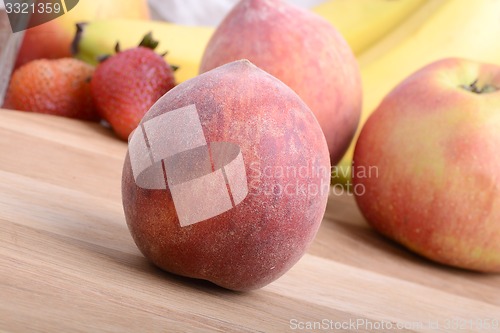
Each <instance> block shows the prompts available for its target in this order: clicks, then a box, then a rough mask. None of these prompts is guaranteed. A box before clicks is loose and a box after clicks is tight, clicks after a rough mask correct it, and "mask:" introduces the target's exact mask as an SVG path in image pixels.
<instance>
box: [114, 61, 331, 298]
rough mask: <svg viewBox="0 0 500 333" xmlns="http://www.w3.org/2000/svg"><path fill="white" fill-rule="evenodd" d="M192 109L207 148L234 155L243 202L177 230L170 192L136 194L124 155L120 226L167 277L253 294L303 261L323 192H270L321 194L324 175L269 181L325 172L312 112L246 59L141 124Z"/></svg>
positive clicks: (182, 91)
mask: <svg viewBox="0 0 500 333" xmlns="http://www.w3.org/2000/svg"><path fill="white" fill-rule="evenodd" d="M193 103H194V104H195V105H196V108H197V110H198V114H199V117H200V120H201V124H202V128H203V132H204V134H205V137H206V141H207V142H217V141H224V142H232V143H234V144H237V145H238V146H239V147H240V149H241V152H242V156H243V159H244V162H245V168H246V174H247V180H248V187H249V193H248V195H247V197H246V198H245V199H244V200H243V201H242V202H241V203H240V204H238V205H237V206H236V207H234V208H233V209H230V210H229V211H226V212H225V213H222V214H220V215H218V216H215V217H212V218H210V219H207V220H204V221H201V222H198V223H195V224H192V225H189V226H185V227H181V226H180V224H179V220H178V218H177V215H176V213H175V208H174V204H173V201H172V196H171V194H170V191H169V190H145V189H142V188H139V187H138V186H137V185H136V183H135V181H134V178H133V175H132V171H131V164H130V160H129V158H128V157H127V158H126V160H125V165H124V169H123V182H122V193H123V205H124V209H125V216H126V220H127V224H128V226H129V229H130V231H131V234H132V235H133V238H134V240H135V242H136V244H137V246H138V247H139V249H140V250H141V251H142V253H143V254H144V255H145V256H146V257H147V258H149V259H150V260H151V261H152V262H153V263H155V264H156V265H158V266H159V267H161V268H163V269H164V270H166V271H169V272H171V273H175V274H178V275H182V276H188V277H193V278H198V279H205V280H209V281H212V282H213V283H215V284H217V285H219V286H222V287H224V288H227V289H232V290H238V291H245V290H252V289H257V288H261V287H263V286H265V285H267V284H268V283H270V282H272V281H274V280H275V279H277V278H278V277H280V276H281V275H283V274H284V273H285V272H286V271H287V270H288V269H290V268H291V267H292V266H293V265H294V264H295V263H296V262H297V261H298V260H299V259H300V258H301V256H302V255H303V254H304V252H305V251H306V249H307V248H308V246H309V244H310V243H311V242H312V240H313V238H314V236H315V234H316V232H317V230H318V228H319V225H320V223H321V220H322V218H323V215H324V212H325V208H326V201H327V197H328V189H326V190H324V191H318V193H312V191H309V192H301V191H300V190H299V189H298V188H296V187H295V185H294V186H293V187H292V188H289V191H291V192H293V194H292V195H286V194H285V193H283V192H280V191H276V192H275V193H273V192H272V190H273V189H277V188H278V187H279V186H285V185H286V184H290V183H292V184H297V185H298V186H307V185H308V184H312V185H315V186H318V187H319V186H321V185H322V184H323V185H325V184H326V186H327V188H328V185H329V174H328V172H327V173H326V174H322V175H321V176H318V175H316V176H315V175H314V174H313V173H310V174H308V175H305V176H304V177H293V175H289V176H288V177H273V176H272V175H271V173H272V170H274V169H273V168H274V167H275V166H291V167H295V168H299V167H301V166H303V167H306V166H307V163H309V164H310V166H311V167H312V168H316V170H320V168H324V169H326V170H327V171H328V170H329V168H330V163H329V157H328V149H327V146H326V142H325V139H324V136H323V134H322V132H321V129H320V127H319V125H318V123H317V121H316V119H315V118H314V116H313V114H312V112H311V111H310V110H309V109H308V108H307V106H306V105H305V104H304V103H303V102H302V101H301V100H300V98H299V97H298V96H297V95H296V94H295V93H294V92H293V91H292V90H290V89H289V88H288V87H286V86H285V85H284V84H283V83H281V82H280V81H279V80H277V79H276V78H274V77H272V76H270V75H269V74H267V73H265V72H264V71H262V70H260V69H258V68H257V67H255V66H253V65H252V64H251V63H249V62H248V61H238V62H234V63H230V64H227V65H225V66H222V67H219V68H217V69H214V70H212V71H210V72H207V73H205V74H202V75H200V76H198V77H196V78H194V79H191V80H188V81H186V82H184V83H182V84H180V85H178V86H176V87H175V88H173V89H172V90H170V91H169V92H168V93H167V94H165V95H164V96H163V97H162V98H161V99H160V100H159V101H158V102H157V103H156V104H155V105H154V106H153V107H152V108H151V110H150V111H149V112H148V113H147V114H146V115H145V116H144V119H143V120H142V122H145V121H147V120H149V119H152V118H154V117H155V116H158V115H160V114H163V113H165V112H168V111H170V110H175V109H177V108H179V107H183V106H186V105H190V104H193ZM309 186H311V185H309ZM294 191H297V192H298V193H297V194H295V192H294ZM291 192H288V194H290V193H291ZM193 209H197V207H196V205H195V204H193Z"/></svg>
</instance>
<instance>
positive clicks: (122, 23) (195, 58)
mask: <svg viewBox="0 0 500 333" xmlns="http://www.w3.org/2000/svg"><path fill="white" fill-rule="evenodd" d="M213 31H214V28H211V27H200V26H184V25H178V24H173V23H168V22H160V21H140V20H125V19H113V20H100V21H92V22H89V23H86V24H83V25H82V26H81V31H79V32H78V33H77V36H76V37H75V40H74V41H73V53H74V55H75V56H76V57H77V58H79V59H82V60H84V61H86V62H89V63H91V64H96V63H97V58H98V57H99V56H100V55H105V54H113V53H114V47H115V45H116V43H117V42H119V43H120V47H121V49H127V48H131V47H134V46H137V45H139V42H140V41H141V39H142V37H144V35H145V34H146V33H148V32H152V34H153V38H154V39H156V40H158V41H159V44H158V47H157V48H156V50H157V51H158V52H159V53H162V52H168V53H167V54H166V56H165V59H166V60H167V62H168V63H169V64H170V65H175V66H178V67H179V69H178V70H176V71H175V78H176V81H177V83H180V82H183V81H185V80H187V79H190V78H192V77H195V76H196V75H197V74H198V67H199V64H200V60H201V57H202V55H203V52H204V50H205V46H206V44H207V43H208V40H209V39H210V37H211V36H212V33H213Z"/></svg>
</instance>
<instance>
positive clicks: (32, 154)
mask: <svg viewBox="0 0 500 333" xmlns="http://www.w3.org/2000/svg"><path fill="white" fill-rule="evenodd" d="M125 152H126V144H125V143H124V142H121V141H119V140H117V139H116V138H115V137H114V136H113V135H112V133H111V132H110V131H109V130H107V129H105V128H103V127H101V126H99V125H97V124H92V123H86V122H81V121H74V120H69V119H64V118H58V117H53V116H46V115H37V114H32V113H24V112H15V111H7V110H0V331H5V332H205V331H206V332H214V331H215V332H217V331H219V332H290V331H292V332H346V331H359V332H391V331H393V332H435V331H441V332H500V328H499V326H498V325H499V323H498V321H499V320H500V276H499V275H486V274H479V273H473V272H468V271H464V270H459V269H453V268H449V267H444V266H441V265H437V264H434V263H432V262H430V261H428V260H425V259H423V258H421V257H419V256H416V255H414V254H412V253H410V252H408V251H406V250H405V249H403V248H402V247H400V246H398V245H396V244H394V243H392V242H390V241H388V240H387V239H385V238H383V237H381V236H379V235H378V234H377V233H375V232H374V231H373V230H372V229H370V228H369V227H368V225H367V224H366V222H365V221H364V220H363V217H362V216H361V215H360V213H359V211H358V209H357V208H356V205H355V203H354V200H353V198H352V197H351V196H349V195H345V194H344V195H331V196H330V199H329V202H328V207H327V212H326V214H325V218H324V220H323V223H322V226H321V229H320V231H319V233H318V235H317V237H316V240H315V242H314V243H313V244H312V246H311V247H310V249H309V250H308V252H307V254H306V255H305V256H304V257H303V258H302V259H301V260H300V261H299V262H298V263H297V264H296V265H295V266H294V267H293V268H292V269H291V270H290V271H289V272H288V273H286V274H285V275H284V276H283V277H281V278H280V279H278V280H277V281H275V282H274V283H272V284H270V285H268V286H267V287H265V288H263V289H260V290H256V291H253V292H248V293H235V292H230V291H227V290H224V289H221V288H218V287H216V286H214V285H212V284H210V283H208V282H203V281H197V280H191V279H186V278H181V277H177V276H174V275H171V274H168V273H165V272H163V271H161V270H159V269H157V268H155V267H154V266H153V265H151V264H149V263H148V261H147V260H146V259H145V258H144V257H143V256H142V255H141V253H140V252H139V251H138V249H137V248H136V246H135V244H134V242H133V240H132V238H131V236H130V234H129V231H128V229H127V226H126V223H125V219H124V215H123V210H122V204H121V194H120V181H121V168H122V164H123V160H124V157H125Z"/></svg>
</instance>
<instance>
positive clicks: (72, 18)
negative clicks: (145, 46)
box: [15, 0, 150, 68]
mask: <svg viewBox="0 0 500 333" xmlns="http://www.w3.org/2000/svg"><path fill="white" fill-rule="evenodd" d="M149 17H150V15H149V7H148V4H147V1H146V0H98V1H93V0H80V1H79V2H78V4H77V5H76V6H75V7H74V8H73V9H71V10H70V11H69V12H67V13H66V14H64V15H62V16H59V17H58V18H56V19H54V20H52V21H49V22H46V23H44V24H41V25H39V26H36V27H33V28H30V29H28V30H26V31H25V33H24V38H23V42H22V44H21V47H20V49H19V53H18V56H17V60H16V65H15V67H16V68H17V67H19V66H22V65H23V64H25V63H27V62H29V61H31V60H34V59H41V58H46V59H56V58H64V57H70V56H71V42H72V40H73V38H74V36H75V33H76V23H80V22H87V21H91V20H96V19H112V18H129V19H149Z"/></svg>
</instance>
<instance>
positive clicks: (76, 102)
mask: <svg viewBox="0 0 500 333" xmlns="http://www.w3.org/2000/svg"><path fill="white" fill-rule="evenodd" d="M93 72H94V67H92V66H90V65H88V64H86V63H84V62H82V61H80V60H77V59H72V58H61V59H52V60H48V59H39V60H33V61H31V62H29V63H27V64H25V65H24V66H21V67H19V68H18V69H17V70H16V71H15V72H14V73H13V74H12V78H11V80H10V84H9V88H8V90H7V95H6V97H5V102H4V107H5V108H10V109H15V110H21V111H33V112H39V113H47V114H53V115H57V116H64V117H70V118H78V119H84V120H98V119H99V116H98V114H97V112H96V110H95V108H94V104H93V102H92V97H91V95H90V83H89V81H90V77H91V76H92V73H93Z"/></svg>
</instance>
